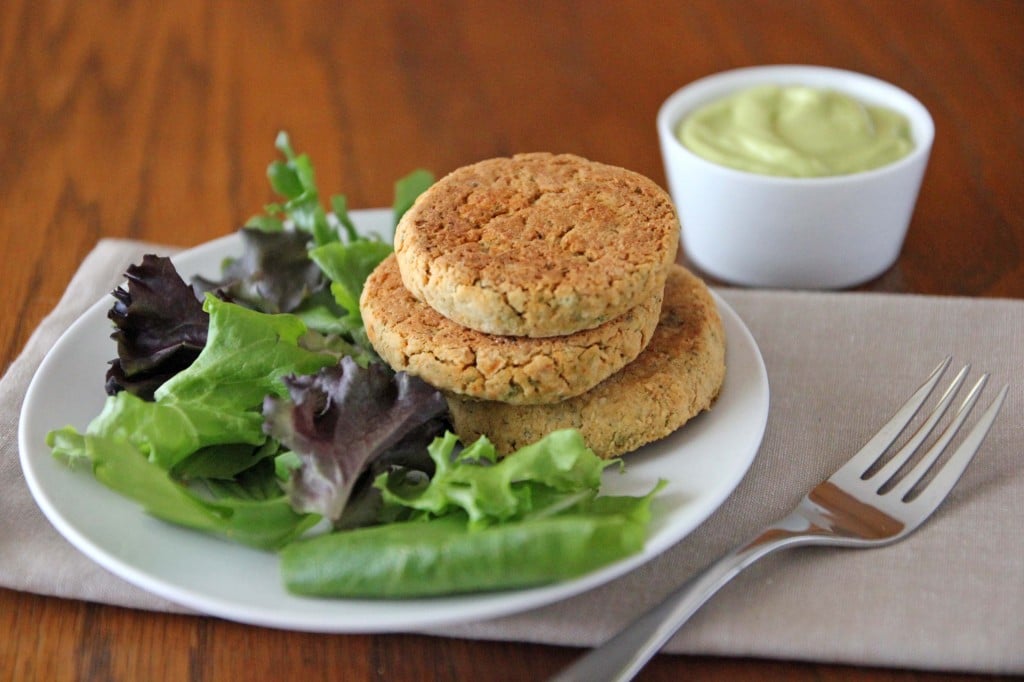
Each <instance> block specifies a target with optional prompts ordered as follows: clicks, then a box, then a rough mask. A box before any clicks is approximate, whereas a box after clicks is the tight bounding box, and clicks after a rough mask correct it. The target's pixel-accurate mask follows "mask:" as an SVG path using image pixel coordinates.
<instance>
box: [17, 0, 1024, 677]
mask: <svg viewBox="0 0 1024 682" xmlns="http://www.w3.org/2000/svg"><path fill="white" fill-rule="evenodd" d="M1022 36H1024V3H1021V2H1018V1H1016V0H903V1H899V2H893V1H891V0H879V1H868V0H813V1H811V0H774V1H769V0H673V1H659V2H655V1H642V2H641V1H637V2H614V1H608V2H586V1H580V2H555V1H553V0H552V1H550V2H545V1H542V0H536V1H533V2H522V3H517V2H493V1H473V2H471V1H465V2H461V1H457V0H448V1H438V2H420V3H413V2H370V1H362V0H353V1H349V2H328V1H324V2H298V3H287V2H283V1H281V2H270V1H253V2H243V1H232V0H227V1H225V2H201V1H199V0H176V1H175V2H146V1H140V2H123V1H121V2H118V1H114V0H110V1H89V2H73V1H69V2H52V1H48V0H4V2H2V3H0V226H2V227H0V254H2V257H0V281H2V282H3V294H4V296H3V298H4V301H5V302H4V304H3V306H4V313H3V315H2V317H0V359H2V362H3V368H4V369H6V367H7V366H8V364H9V363H10V362H11V361H12V360H13V359H14V358H15V357H16V356H17V354H18V353H19V351H20V349H21V348H22V346H23V345H24V343H25V341H26V340H27V338H28V336H29V335H30V334H31V332H32V330H33V329H34V328H35V327H36V325H37V324H38V323H39V321H40V320H41V319H42V317H43V316H44V315H45V314H46V313H47V312H49V310H50V309H51V308H52V307H53V306H54V305H55V304H56V302H57V300H58V299H59V297H60V295H61V294H62V292H63V291H64V289H65V287H66V286H67V284H68V281H69V280H70V277H71V275H72V273H73V272H74V271H75V269H76V268H77V266H78V265H79V263H80V262H81V260H82V258H83V257H84V256H85V255H86V253H88V252H89V251H90V250H91V249H92V247H93V246H94V245H95V243H96V241H97V240H98V239H100V238H102V237H128V238H133V239H145V240H151V241H155V242H161V243H166V244H173V245H177V246H192V245H196V244H199V243H201V242H204V241H207V240H209V239H211V238H214V237H217V236H220V235H223V234H226V233H228V232H230V231H233V230H234V229H236V228H237V227H238V226H240V225H241V223H242V222H244V221H245V220H246V219H247V218H248V217H249V216H250V215H252V214H253V213H256V212H257V211H259V210H260V207H261V206H262V205H263V204H264V203H265V202H267V201H269V200H270V199H271V198H272V196H271V192H270V190H269V186H268V183H267V180H266V177H265V174H264V169H265V167H266V164H267V163H268V161H270V160H271V159H272V158H274V156H275V151H274V148H273V141H274V137H275V134H276V133H277V131H279V130H288V131H290V133H291V135H292V137H293V139H294V141H295V144H296V146H297V147H298V148H300V149H301V150H305V151H307V152H309V153H310V155H311V156H312V158H313V160H314V162H315V163H316V166H317V170H318V172H319V176H318V180H319V183H320V186H321V188H322V189H323V190H324V191H325V192H329V193H344V194H346V195H347V196H348V199H349V205H350V206H352V207H357V208H364V207H376V206H384V205H389V204H390V202H391V198H392V191H393V189H392V188H393V182H394V180H395V179H397V178H398V177H400V176H402V175H404V174H405V173H407V172H408V171H410V170H412V169H413V168H417V167H423V168H428V169H430V170H432V171H434V172H435V173H436V174H439V175H440V174H442V173H446V172H448V171H450V170H452V169H454V168H456V167H458V166H460V165H463V164H466V163H470V162H473V161H477V160H480V159H482V158H486V157H490V156H496V155H504V154H509V153H513V152H520V151H537V150H544V151H565V152H573V153H577V154H581V155H583V156H586V157H589V158H593V159H595V160H599V161H604V162H607V163H613V164H617V165H622V166H625V167H628V168H631V169H633V170H636V171H639V172H641V173H644V174H647V175H649V176H650V177H652V178H654V179H655V180H656V181H657V182H659V183H662V184H663V183H664V181H665V177H664V172H663V169H662V165H661V159H660V156H659V152H658V145H657V138H656V134H655V128H654V118H655V114H656V112H657V109H658V107H659V105H660V104H661V102H662V101H663V100H664V99H665V98H666V97H667V96H668V95H669V94H670V93H671V92H673V91H674V90H675V89H677V88H678V87H680V86H682V85H684V84H685V83H687V82H689V81H691V80H694V79H695V78H698V77H700V76H704V75H707V74H709V73H712V72H716V71H720V70H724V69H728V68H733V67H739V66H747V65H755V64H767V63H808V64H822V65H828V66H836V67H841V68H847V69H852V70H856V71H862V72H867V73H870V74H873V75H875V76H878V77H880V78H883V79H886V80H889V81H892V82H895V83H897V84H899V85H900V86H902V87H904V88H905V89H907V90H909V91H910V92H912V93H913V94H915V95H916V96H917V97H918V98H919V99H920V100H921V101H922V102H923V103H924V104H925V105H926V106H927V107H928V108H929V110H930V111H931V113H932V115H933V117H934V119H935V123H936V129H937V138H936V142H935V146H934V149H933V153H932V158H931V163H930V166H929V169H928V172H927V174H926V176H925V181H924V185H923V188H922V191H921V195H920V200H919V203H918V207H917V210H916V212H915V215H914V218H913V222H912V225H911V228H910V232H909V235H908V238H907V242H906V245H905V247H904V250H903V252H902V254H901V256H900V258H899V261H898V262H897V264H896V265H895V266H894V267H893V268H892V269H891V270H890V271H888V272H887V273H885V274H884V275H883V276H882V277H880V278H879V279H877V280H875V281H873V282H870V283H868V284H867V285H865V286H864V287H862V288H864V289H868V290H876V291H893V292H914V293H924V294H940V295H964V296H989V297H996V296H998V297H1014V298H1021V297H1024V261H1022V248H1024V191H1022V177H1024V40H1022ZM5 549H6V548H5ZM0 632H2V633H4V634H3V636H0V678H2V679H10V680H149V679H159V678H166V679H191V680H227V679H249V680H280V679H298V680H320V679H343V680H371V679H372V680H376V679H386V680H429V679H439V680H444V679H460V680H461V679H486V680H500V679H537V678H543V677H545V676H546V675H549V674H551V673H553V672H555V671H556V670H557V669H558V668H560V667H561V666H563V665H565V664H567V663H569V662H570V661H571V660H572V659H573V658H574V657H575V656H576V655H577V652H576V651H574V650H572V649H568V648H559V647H546V646H539V645H525V644H515V643H493V642H480V641H463V640H454V639H444V638H432V637H423V636H406V635H380V636H328V635H313V634H302V633H291V632H280V631H274V630H269V629H262V628H257V627H249V626H243V625H238V624H235V623H230V622H224V621H220V620H217V619H213V618H205V617H192V616H181V615H165V614H154V613H146V612H138V611H132V610H127V609H121V608H115V607H109V606H102V605H96V604H87V603H82V602H74V601H67V600H60V599H54V598H47V597H42V596H37V595H31V594H25V593H16V592H11V591H3V590H0ZM642 679H650V680H679V679H707V680H732V679H767V680H771V679H785V680H871V681H881V680H937V679H970V678H969V677H968V676H958V675H948V676H946V675H941V674H938V673H926V672H915V671H894V670H879V669H866V668H856V667H851V666H835V665H825V664H817V663H799V662H784V661H782V662H779V661H764V660H744V659H716V658H710V657H683V656H666V655H662V656H659V657H657V658H656V659H655V660H654V661H653V662H652V664H651V665H650V666H649V667H648V668H647V669H646V670H645V671H644V674H643V677H642Z"/></svg>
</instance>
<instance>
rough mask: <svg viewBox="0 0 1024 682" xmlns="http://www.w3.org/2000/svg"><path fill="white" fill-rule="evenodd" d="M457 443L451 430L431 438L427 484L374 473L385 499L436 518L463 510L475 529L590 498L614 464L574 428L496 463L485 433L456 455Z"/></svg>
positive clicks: (491, 445)
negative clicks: (417, 484) (430, 474)
mask: <svg viewBox="0 0 1024 682" xmlns="http://www.w3.org/2000/svg"><path fill="white" fill-rule="evenodd" d="M457 444H458V439H457V438H456V436H454V435H453V434H452V433H446V434H445V435H444V437H442V438H438V439H435V440H434V442H433V443H431V445H430V447H429V448H428V450H429V452H430V456H431V458H432V459H433V460H434V464H435V466H436V473H435V474H434V476H433V478H432V479H431V480H430V485H429V486H427V487H426V488H425V489H423V488H421V487H415V488H412V489H410V488H408V487H406V486H404V485H403V480H402V479H401V478H398V477H393V478H392V477H388V476H387V475H384V476H381V477H378V479H377V482H376V485H377V487H378V488H380V489H381V491H382V493H383V497H384V501H385V503H387V504H391V505H397V506H401V507H408V508H410V509H414V510H417V511H420V512H424V513H427V514H429V515H430V516H435V517H436V516H443V515H445V514H448V513H450V512H451V511H453V510H455V509H461V510H462V511H464V512H465V513H466V514H467V516H468V518H469V522H470V525H471V526H472V527H474V528H478V527H483V526H488V525H493V524H495V523H503V522H506V521H509V520H512V519H516V518H524V517H526V516H527V515H533V516H534V517H539V516H542V515H543V510H544V509H546V508H548V507H551V506H552V505H554V506H564V505H563V501H565V500H568V502H569V504H576V503H578V502H580V501H582V500H584V499H588V498H591V497H593V496H594V495H596V494H597V490H598V488H599V487H600V485H601V472H602V471H603V470H604V468H605V467H607V466H609V465H611V464H614V463H616V460H612V461H605V460H602V459H601V458H599V457H598V456H597V455H595V454H594V452H593V451H592V450H591V449H590V448H588V447H587V446H586V443H585V442H584V441H583V436H582V435H581V434H580V432H579V431H577V430H575V429H564V430H560V431H554V432H552V433H550V434H548V435H547V436H545V437H544V438H542V439H541V440H539V441H537V442H536V443H533V444H531V445H527V446H526V447H523V448H520V449H519V450H517V451H516V452H514V453H512V454H511V455H509V456H508V457H505V458H504V459H502V460H501V461H500V462H496V460H497V454H496V452H495V450H494V446H493V444H491V442H490V441H488V440H487V439H486V438H484V437H481V438H480V439H479V440H477V441H476V442H475V443H473V444H472V445H470V446H469V447H467V448H465V449H464V450H462V451H461V452H460V453H459V454H458V456H454V454H453V453H454V451H455V448H456V445H457ZM566 496H568V497H566Z"/></svg>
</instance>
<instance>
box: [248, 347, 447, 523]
mask: <svg viewBox="0 0 1024 682" xmlns="http://www.w3.org/2000/svg"><path fill="white" fill-rule="evenodd" d="M285 384H286V385H287V387H288V392H289V395H290V398H291V399H290V400H284V399H278V398H274V397H268V398H267V399H266V400H265V401H264V404H263V414H264V418H265V420H266V421H265V424H264V429H265V430H266V431H267V433H268V434H270V435H271V436H272V437H273V438H275V439H277V440H278V441H280V442H281V443H283V444H284V445H285V446H286V447H288V448H289V449H290V450H292V451H293V452H294V453H295V454H296V455H297V456H298V458H299V460H300V462H301V465H300V466H299V468H298V469H296V470H295V471H294V472H293V473H292V476H291V479H290V481H289V484H288V486H287V487H288V493H289V496H290V499H291V503H292V506H293V508H294V509H295V510H296V511H297V512H300V513H305V512H314V513H317V514H320V515H321V516H323V517H325V518H328V519H330V520H331V521H332V522H336V521H337V520H338V519H339V518H341V515H342V513H343V511H344V510H345V506H346V504H347V503H348V500H349V497H350V495H351V493H352V490H353V487H354V486H355V484H356V482H357V480H358V479H359V477H360V475H361V474H362V473H363V472H364V471H365V470H366V469H367V467H368V466H369V465H370V463H371V462H372V461H373V460H375V459H376V458H377V457H379V456H381V455H382V454H384V453H386V452H387V451H388V450H389V449H391V448H392V447H393V446H396V445H398V444H400V443H401V444H402V446H403V448H407V447H408V443H407V442H404V443H403V439H404V438H405V437H406V436H407V435H408V434H410V433H412V432H415V431H418V430H420V428H421V427H422V426H423V425H424V424H426V423H428V422H431V421H433V420H435V418H436V417H438V416H439V415H441V414H443V413H444V411H445V410H446V404H445V401H444V398H443V397H442V396H441V394H440V393H439V392H438V391H437V390H436V389H434V388H433V387H431V386H429V385H428V384H426V383H425V382H423V381H422V380H420V379H417V378H415V377H412V376H410V375H408V374H405V373H402V372H399V373H398V374H393V373H392V372H391V371H390V370H389V369H387V368H386V367H384V366H383V365H381V364H379V363H371V364H370V365H369V366H368V367H366V368H365V369H364V368H362V367H359V365H358V364H356V362H355V360H353V359H352V358H350V357H345V358H342V360H341V362H340V363H339V364H338V365H336V366H334V367H330V368H326V369H323V370H321V371H320V372H318V373H317V374H315V375H307V376H296V377H289V378H285ZM430 431H431V432H430V433H421V434H420V437H421V438H422V439H423V447H424V448H426V446H427V444H428V443H429V442H430V441H431V439H432V438H433V436H435V435H436V434H437V430H430Z"/></svg>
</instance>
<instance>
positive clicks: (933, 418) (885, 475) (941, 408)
mask: <svg viewBox="0 0 1024 682" xmlns="http://www.w3.org/2000/svg"><path fill="white" fill-rule="evenodd" d="M970 370H971V366H970V365H965V366H964V367H963V369H961V370H960V371H959V372H958V373H957V375H956V376H955V377H953V381H952V382H951V383H950V384H949V387H948V388H947V389H946V392H945V393H943V394H942V397H941V398H940V399H939V402H938V404H937V405H936V406H935V409H933V410H932V413H931V414H930V415H929V416H928V419H926V420H925V422H924V423H923V424H921V426H919V427H918V429H917V431H916V432H915V433H914V435H913V436H911V438H910V439H909V440H908V441H907V442H906V443H905V444H904V445H903V447H901V448H900V449H899V451H898V452H897V453H896V454H895V455H893V456H892V458H891V459H890V460H889V461H888V462H886V463H885V465H884V466H882V467H881V468H880V469H879V470H878V471H876V472H875V473H874V474H872V475H871V476H865V477H864V478H865V480H867V479H869V478H874V479H877V480H878V481H880V483H879V486H880V488H881V487H884V486H885V484H886V483H887V482H889V481H890V480H891V479H892V478H893V476H895V475H896V474H897V472H899V471H900V469H902V468H903V465H904V464H906V463H907V461H908V460H909V459H910V458H911V457H913V456H914V453H915V452H917V449H918V448H919V447H921V443H923V442H924V441H925V439H926V438H928V436H930V435H931V433H932V431H933V430H935V425H936V424H938V423H939V420H940V419H942V417H943V415H945V414H946V410H948V409H949V406H950V405H951V404H952V403H953V399H954V398H955V397H956V392H957V391H959V390H960V385H961V384H962V383H963V382H964V379H965V378H967V373H968V372H969V371H970ZM960 409H963V407H961V408H960Z"/></svg>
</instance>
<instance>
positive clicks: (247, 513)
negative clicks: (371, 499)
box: [46, 427, 318, 549]
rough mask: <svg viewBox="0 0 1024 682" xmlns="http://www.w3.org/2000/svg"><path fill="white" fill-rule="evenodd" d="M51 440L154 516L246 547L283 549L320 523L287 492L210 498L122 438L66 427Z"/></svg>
mask: <svg viewBox="0 0 1024 682" xmlns="http://www.w3.org/2000/svg"><path fill="white" fill-rule="evenodd" d="M46 441H47V443H48V444H49V445H50V447H51V448H53V453H54V455H55V456H57V457H58V458H61V459H64V460H67V461H70V462H75V461H82V460H85V461H88V462H90V463H91V465H92V472H93V475H94V476H95V477H96V480H98V481H100V482H101V483H103V484H104V485H105V486H107V487H108V488H110V489H112V490H114V491H116V492H118V493H120V494H121V495H124V496H125V497H128V498H130V499H133V500H135V501H136V502H138V503H139V504H140V505H142V507H143V508H144V509H145V510H146V511H147V512H149V513H150V514H152V515H153V516H155V517H157V518H160V519H163V520H165V521H169V522H171V523H176V524H179V525H182V526H187V527H189V528H194V529H196V530H201V531H205V532H208V533H214V534H218V535H222V536H224V537H226V538H228V539H231V540H234V541H237V542H239V543H242V544H245V545H250V546H253V547H258V548H261V549H278V548H280V547H282V546H284V545H286V544H287V543H288V542H290V541H292V540H294V539H295V538H297V537H299V536H300V535H301V534H302V533H304V532H305V531H306V530H308V529H309V528H310V527H312V526H313V525H314V524H315V523H316V522H317V521H318V518H317V517H316V516H315V515H303V514H297V513H296V512H295V511H293V510H292V508H291V505H289V504H288V499H287V498H286V497H285V496H284V494H283V493H281V494H279V495H277V496H276V497H270V498H267V499H262V500H252V499H239V498H228V497H225V498H221V499H204V498H203V497H201V496H200V495H199V494H197V493H196V492H194V491H192V490H191V489H189V488H188V487H186V486H183V485H181V484H179V483H177V482H176V481H174V480H173V479H172V478H171V477H170V476H169V475H168V472H167V471H166V470H165V469H163V468H162V467H161V466H159V465H158V464H156V463H154V462H152V461H150V459H149V458H148V457H147V456H146V455H145V454H144V453H142V452H141V451H140V450H139V449H138V448H136V447H134V446H133V445H132V444H131V443H129V442H127V441H125V440H123V439H121V438H112V437H106V436H102V435H95V434H86V435H82V434H79V433H77V432H76V431H75V430H74V429H72V428H70V427H66V428H64V429H59V430H56V431H51V432H50V433H49V434H48V435H47V439H46Z"/></svg>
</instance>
